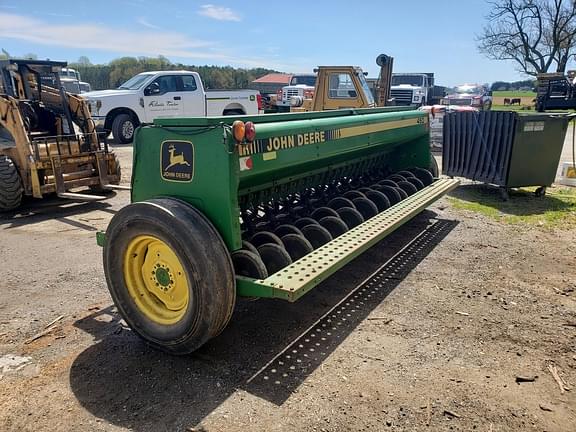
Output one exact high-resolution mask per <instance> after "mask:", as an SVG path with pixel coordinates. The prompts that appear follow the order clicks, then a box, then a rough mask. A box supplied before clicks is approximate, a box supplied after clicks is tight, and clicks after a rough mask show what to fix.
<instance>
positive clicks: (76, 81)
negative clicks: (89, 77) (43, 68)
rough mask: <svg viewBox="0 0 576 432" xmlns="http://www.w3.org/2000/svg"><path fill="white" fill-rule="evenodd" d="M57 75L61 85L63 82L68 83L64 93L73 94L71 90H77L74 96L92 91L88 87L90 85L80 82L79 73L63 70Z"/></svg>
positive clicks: (69, 69)
mask: <svg viewBox="0 0 576 432" xmlns="http://www.w3.org/2000/svg"><path fill="white" fill-rule="evenodd" d="M59 75H60V81H61V82H62V83H64V82H68V83H70V84H68V86H66V87H67V88H66V91H69V92H71V93H74V92H73V91H72V90H76V88H77V89H78V91H77V92H76V94H78V93H87V92H89V91H92V86H91V85H90V83H87V82H85V81H82V77H81V76H80V72H78V71H77V70H75V69H72V68H63V69H62V71H61V72H60V74H59ZM68 87H69V88H70V90H68Z"/></svg>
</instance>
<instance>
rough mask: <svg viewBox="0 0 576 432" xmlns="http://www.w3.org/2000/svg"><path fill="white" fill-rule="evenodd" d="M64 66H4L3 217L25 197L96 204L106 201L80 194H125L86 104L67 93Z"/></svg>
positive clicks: (0, 104) (0, 73) (0, 100)
mask: <svg viewBox="0 0 576 432" xmlns="http://www.w3.org/2000/svg"><path fill="white" fill-rule="evenodd" d="M65 66H66V63H65V62H55V61H47V60H17V59H8V60H1V61H0V113H2V115H0V212H3V211H11V210H15V209H17V208H18V207H19V206H20V204H21V202H22V198H23V197H24V196H31V197H34V198H43V197H44V196H46V195H47V194H52V193H56V194H57V195H58V196H59V197H61V198H68V199H73V200H83V201H94V200H101V199H105V198H106V197H105V196H103V195H94V194H90V195H88V194H83V193H78V192H77V189H78V188H86V189H88V188H90V189H92V190H93V191H105V190H111V189H123V187H122V186H118V183H119V182H120V163H119V162H118V159H117V158H116V156H115V155H114V153H113V152H112V151H110V149H109V148H108V145H107V143H106V140H105V137H103V136H101V135H99V134H97V133H96V132H95V130H94V122H93V121H92V119H91V117H90V111H89V109H88V106H87V104H86V102H85V100H84V99H82V98H81V97H79V96H76V95H73V94H70V93H68V92H66V91H65V90H63V88H64V86H63V85H62V83H61V82H60V77H59V75H58V72H59V71H60V70H61V68H63V67H65ZM47 82H48V83H54V85H52V86H51V85H47V84H46V83H47Z"/></svg>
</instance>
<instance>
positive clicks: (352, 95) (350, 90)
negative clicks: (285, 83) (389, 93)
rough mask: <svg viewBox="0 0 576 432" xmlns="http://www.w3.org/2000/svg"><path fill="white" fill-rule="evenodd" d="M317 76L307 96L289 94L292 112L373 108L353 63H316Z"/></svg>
mask: <svg viewBox="0 0 576 432" xmlns="http://www.w3.org/2000/svg"><path fill="white" fill-rule="evenodd" d="M314 70H315V71H316V73H317V77H318V79H317V80H316V86H315V87H314V91H312V92H310V93H309V95H302V96H301V95H295V96H292V97H291V104H292V111H296V112H302V111H325V110H334V109H340V108H374V107H375V106H376V103H375V101H374V97H373V95H372V91H371V90H370V88H369V87H368V84H367V83H366V77H365V76H364V72H363V71H362V69H360V68H359V67H357V66H319V67H318V68H317V69H314Z"/></svg>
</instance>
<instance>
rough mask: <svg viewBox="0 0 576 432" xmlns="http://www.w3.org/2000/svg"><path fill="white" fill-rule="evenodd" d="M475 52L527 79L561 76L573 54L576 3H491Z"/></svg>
mask: <svg viewBox="0 0 576 432" xmlns="http://www.w3.org/2000/svg"><path fill="white" fill-rule="evenodd" d="M489 3H490V4H491V5H492V11H491V12H490V13H489V14H488V16H487V17H486V19H487V20H488V24H487V25H486V26H485V27H484V29H483V31H482V34H481V35H480V36H478V37H477V43H478V49H479V50H480V52H481V53H483V54H484V55H486V56H487V57H488V58H490V59H494V60H512V61H514V62H516V65H517V66H518V69H519V70H520V71H521V72H524V73H526V74H528V75H532V76H534V75H537V74H539V73H542V72H548V71H550V70H551V69H553V68H555V69H556V71H557V72H564V71H565V70H566V65H567V64H568V61H569V60H570V59H571V58H574V56H575V54H576V0H493V1H490V2H489Z"/></svg>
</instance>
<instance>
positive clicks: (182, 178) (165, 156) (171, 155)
mask: <svg viewBox="0 0 576 432" xmlns="http://www.w3.org/2000/svg"><path fill="white" fill-rule="evenodd" d="M160 174H161V175H162V178H163V179H164V180H166V181H173V182H191V181H192V178H193V177H194V146H193V144H192V143H191V142H189V141H164V142H163V143H162V148H161V150H160Z"/></svg>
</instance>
